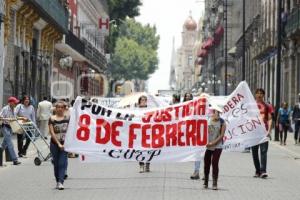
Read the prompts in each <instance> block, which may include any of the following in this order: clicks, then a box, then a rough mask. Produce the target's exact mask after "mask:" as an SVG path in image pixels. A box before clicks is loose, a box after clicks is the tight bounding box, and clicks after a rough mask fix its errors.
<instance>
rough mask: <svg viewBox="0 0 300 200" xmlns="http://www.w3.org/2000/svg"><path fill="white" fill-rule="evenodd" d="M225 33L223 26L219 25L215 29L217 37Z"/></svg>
mask: <svg viewBox="0 0 300 200" xmlns="http://www.w3.org/2000/svg"><path fill="white" fill-rule="evenodd" d="M223 34H224V28H223V26H221V25H219V26H218V28H217V29H216V30H215V37H217V38H220V37H222V36H223Z"/></svg>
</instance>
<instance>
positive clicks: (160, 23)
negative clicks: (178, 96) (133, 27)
mask: <svg viewBox="0 0 300 200" xmlns="http://www.w3.org/2000/svg"><path fill="white" fill-rule="evenodd" d="M142 2H143V5H142V6H141V8H140V16H139V17H137V18H136V19H137V21H139V22H141V23H143V24H147V23H150V24H151V25H156V27H157V32H158V34H159V35H160V43H159V50H158V56H159V66H158V70H157V71H156V72H155V73H154V74H153V75H152V77H151V78H150V80H149V85H148V86H149V92H151V93H156V92H157V90H158V89H169V85H168V83H169V73H170V65H171V53H172V38H173V37H175V48H176V49H177V48H178V47H179V46H180V45H181V31H182V26H183V23H184V21H185V20H186V18H187V17H188V16H189V12H190V11H191V12H192V17H193V18H194V19H195V20H196V21H197V22H198V20H199V18H200V16H201V15H202V13H203V12H204V3H203V1H200V0H142Z"/></svg>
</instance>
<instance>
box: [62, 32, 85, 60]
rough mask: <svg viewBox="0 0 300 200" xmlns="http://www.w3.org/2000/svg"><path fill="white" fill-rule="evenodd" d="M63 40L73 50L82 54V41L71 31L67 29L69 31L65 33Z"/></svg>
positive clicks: (83, 47)
mask: <svg viewBox="0 0 300 200" xmlns="http://www.w3.org/2000/svg"><path fill="white" fill-rule="evenodd" d="M65 42H66V44H68V45H69V46H70V47H72V48H73V49H74V50H76V51H77V52H78V53H80V54H81V55H84V52H85V46H84V43H83V42H82V41H81V40H80V39H79V38H78V37H76V36H75V35H74V34H73V33H72V32H71V31H69V33H68V34H67V35H66V40H65Z"/></svg>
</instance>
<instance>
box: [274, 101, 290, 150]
mask: <svg viewBox="0 0 300 200" xmlns="http://www.w3.org/2000/svg"><path fill="white" fill-rule="evenodd" d="M290 113H291V111H290V109H289V108H288V104H287V102H283V103H282V107H281V108H279V110H278V115H277V120H276V126H277V127H279V138H280V145H286V138H287V132H288V130H289V127H290V125H291V124H290V123H291V122H290ZM283 133H284V136H283Z"/></svg>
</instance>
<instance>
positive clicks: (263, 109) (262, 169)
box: [251, 88, 273, 178]
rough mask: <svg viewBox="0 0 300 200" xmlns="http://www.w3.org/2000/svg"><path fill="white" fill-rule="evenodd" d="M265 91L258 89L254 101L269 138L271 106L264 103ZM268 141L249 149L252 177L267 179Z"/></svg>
mask: <svg viewBox="0 0 300 200" xmlns="http://www.w3.org/2000/svg"><path fill="white" fill-rule="evenodd" d="M264 97H265V91H264V90H263V89H262V88H258V89H256V91H255V99H256V103H257V106H258V109H259V112H260V116H261V118H262V119H263V122H264V124H265V127H266V130H267V136H268V137H269V135H270V133H271V128H272V115H271V114H272V112H273V109H272V106H271V105H269V104H267V103H265V102H264ZM268 146H269V141H265V142H263V143H261V144H258V145H255V146H253V147H251V149H252V158H253V162H254V166H255V175H254V177H261V178H267V177H268V174H267V153H268ZM259 148H260V160H259V156H258V149H259Z"/></svg>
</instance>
